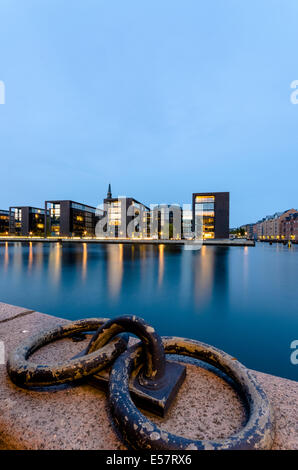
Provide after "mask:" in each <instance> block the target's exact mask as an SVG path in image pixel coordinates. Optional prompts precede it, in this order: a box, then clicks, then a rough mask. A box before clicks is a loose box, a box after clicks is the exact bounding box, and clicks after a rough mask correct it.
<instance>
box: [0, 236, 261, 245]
mask: <svg viewBox="0 0 298 470" xmlns="http://www.w3.org/2000/svg"><path fill="white" fill-rule="evenodd" d="M1 242H43V243H57V242H61V243H63V242H65V243H66V242H67V243H100V244H103V243H104V244H106V243H114V244H119V243H121V244H128V245H133V244H138V245H142V244H144V245H189V246H191V245H192V244H193V245H194V246H196V245H197V243H196V242H193V241H189V240H161V239H158V240H155V239H152V238H88V237H82V238H79V237H57V238H55V237H49V238H44V237H20V236H18V237H0V243H1ZM203 245H213V246H255V242H254V241H253V240H247V239H246V238H235V239H233V240H231V239H229V238H224V239H210V240H203Z"/></svg>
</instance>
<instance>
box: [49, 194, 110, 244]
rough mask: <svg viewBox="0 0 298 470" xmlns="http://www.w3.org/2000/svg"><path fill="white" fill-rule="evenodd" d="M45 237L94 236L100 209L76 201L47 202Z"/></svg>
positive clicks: (101, 214)
mask: <svg viewBox="0 0 298 470" xmlns="http://www.w3.org/2000/svg"><path fill="white" fill-rule="evenodd" d="M45 211H46V212H47V213H48V214H49V216H48V217H47V218H46V219H45V220H46V222H45V228H44V232H45V236H60V237H76V236H78V237H82V236H94V235H95V227H96V224H97V222H98V220H99V219H100V218H101V217H102V216H103V212H102V211H101V210H100V209H96V208H95V207H92V206H87V205H86V204H81V203H78V202H74V201H68V200H66V201H46V202H45Z"/></svg>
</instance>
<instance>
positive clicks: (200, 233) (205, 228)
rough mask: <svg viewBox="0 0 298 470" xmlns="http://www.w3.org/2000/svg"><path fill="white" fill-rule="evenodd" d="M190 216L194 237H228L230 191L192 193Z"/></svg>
mask: <svg viewBox="0 0 298 470" xmlns="http://www.w3.org/2000/svg"><path fill="white" fill-rule="evenodd" d="M192 218H193V231H194V233H195V236H196V238H203V239H212V238H214V239H218V238H229V218H230V193H228V192H223V193H193V195H192Z"/></svg>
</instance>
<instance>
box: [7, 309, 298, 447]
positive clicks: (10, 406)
mask: <svg viewBox="0 0 298 470" xmlns="http://www.w3.org/2000/svg"><path fill="white" fill-rule="evenodd" d="M0 305H1V306H4V304H0ZM9 308H11V312H14V311H15V310H14V309H15V307H11V306H6V307H3V309H4V310H3V311H6V312H7V314H9ZM24 310H26V309H23V311H24ZM19 313H21V311H20V312H19ZM14 316H15V315H13V314H12V315H11V318H12V319H11V320H10V321H7V322H4V323H0V339H1V340H2V341H4V343H5V350H6V354H7V353H8V351H9V350H11V349H12V348H15V347H16V346H17V345H18V344H19V343H20V342H21V341H22V340H23V339H24V338H25V337H26V336H28V335H32V334H34V333H35V332H38V331H39V330H41V329H47V328H50V327H53V326H55V325H57V324H60V323H65V322H66V320H62V319H59V318H56V317H52V316H49V315H44V314H41V313H37V312H33V313H31V314H27V315H25V316H20V317H16V318H13V317H14ZM87 341H88V340H86V341H85V342H79V343H75V342H73V341H72V340H71V339H64V340H60V341H57V342H56V343H54V344H50V345H48V346H46V347H45V348H43V349H41V350H39V351H37V352H36V353H35V354H34V355H33V356H32V360H34V361H36V362H39V363H44V364H45V363H51V362H53V363H54V362H56V361H62V360H63V359H65V358H70V357H72V356H73V355H74V354H76V353H78V352H79V351H80V350H82V349H83V348H84V346H85V344H86V343H87ZM198 364H199V365H198ZM254 374H255V375H256V377H257V379H258V380H259V381H260V382H261V384H262V386H263V387H264V389H265V391H266V392H267V394H268V397H269V399H270V400H271V402H272V405H273V408H274V411H275V416H276V437H275V442H274V446H273V448H274V449H298V406H297V397H298V382H294V381H291V380H286V379H282V378H279V377H273V376H270V375H267V374H262V373H259V372H254ZM145 414H146V416H148V417H150V418H151V419H152V421H154V422H156V423H158V425H159V426H161V427H162V429H164V430H167V431H170V432H174V433H177V434H180V435H182V436H186V437H190V438H196V439H202V438H209V439H212V438H224V437H227V436H229V435H231V434H232V433H234V432H235V431H237V430H238V429H239V428H240V427H241V426H242V424H243V422H244V420H245V413H244V410H243V407H242V404H241V402H240V400H239V398H238V396H237V394H236V393H235V391H234V390H233V388H232V387H231V386H230V385H229V383H227V382H226V381H225V380H223V378H221V377H219V376H217V375H216V374H215V373H214V370H213V369H212V367H209V366H206V368H205V367H202V365H201V364H200V363H199V362H197V365H195V363H194V361H192V363H189V364H187V378H186V380H185V382H184V384H183V386H182V388H181V389H180V391H179V393H178V396H177V397H176V399H175V401H174V403H173V405H172V407H171V409H170V411H169V413H168V415H167V417H166V418H158V417H155V416H151V415H150V414H149V413H147V412H146V413H145ZM0 448H2V449H3V448H6V449H106V450H115V449H123V450H124V449H125V445H124V444H123V443H122V442H121V440H120V438H119V437H118V435H117V434H116V432H115V430H114V427H113V422H112V419H111V417H110V416H109V409H108V406H107V400H106V397H105V393H104V392H102V391H99V390H97V389H95V388H92V387H91V386H89V385H86V384H85V385H76V386H73V385H68V386H63V387H56V388H55V389H51V390H49V389H47V390H46V391H28V390H23V389H20V388H18V387H16V386H15V385H14V384H13V383H12V382H11V381H10V379H9V377H8V375H7V372H6V367H5V365H0Z"/></svg>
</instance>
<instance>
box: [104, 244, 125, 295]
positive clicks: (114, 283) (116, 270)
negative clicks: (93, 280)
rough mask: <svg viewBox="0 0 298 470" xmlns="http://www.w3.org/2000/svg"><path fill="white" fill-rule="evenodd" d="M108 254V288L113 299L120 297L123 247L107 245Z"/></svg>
mask: <svg viewBox="0 0 298 470" xmlns="http://www.w3.org/2000/svg"><path fill="white" fill-rule="evenodd" d="M106 248H107V252H108V288H109V293H110V295H111V296H112V297H113V298H117V297H118V296H119V293H120V290H121V284H122V278H123V245H121V244H120V245H106Z"/></svg>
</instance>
